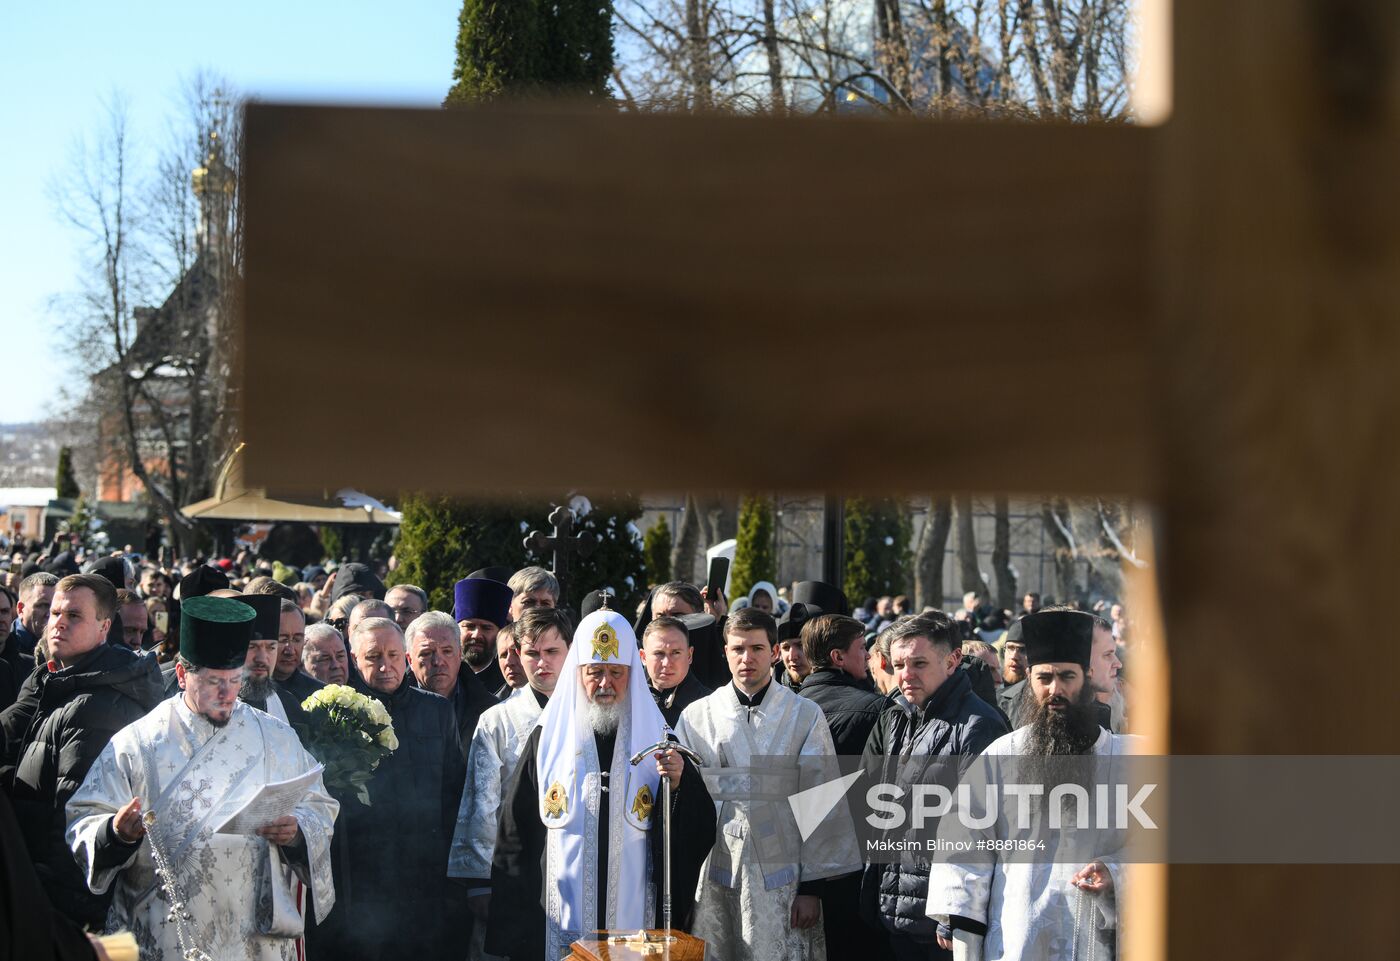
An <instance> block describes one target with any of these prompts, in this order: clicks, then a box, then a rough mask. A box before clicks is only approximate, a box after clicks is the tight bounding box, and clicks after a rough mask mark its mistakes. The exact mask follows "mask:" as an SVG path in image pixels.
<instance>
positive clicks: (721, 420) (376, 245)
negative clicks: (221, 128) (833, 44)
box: [244, 104, 1157, 493]
mask: <svg viewBox="0 0 1400 961" xmlns="http://www.w3.org/2000/svg"><path fill="white" fill-rule="evenodd" d="M246 131H247V156H246V165H245V170H246V172H247V180H246V202H247V208H246V223H247V233H246V239H247V243H246V249H247V276H248V284H247V291H246V318H245V325H246V333H247V338H248V343H249V344H250V345H252V347H251V349H250V350H249V351H248V353H247V357H246V361H247V366H246V373H247V376H246V390H245V392H244V404H245V410H246V414H247V417H246V423H247V434H248V440H249V445H248V451H247V456H248V465H247V470H248V475H249V478H250V481H251V482H253V483H256V484H260V485H261V484H266V485H269V486H273V487H277V488H284V487H297V486H300V487H312V488H319V487H321V486H322V485H324V484H331V485H335V486H339V485H340V484H343V483H351V484H356V485H359V486H363V487H368V488H376V489H377V488H383V489H392V488H395V487H397V486H399V485H403V484H406V483H412V484H413V485H415V486H421V487H426V488H433V489H440V490H447V491H457V492H462V493H482V492H489V491H492V490H497V489H511V488H518V487H527V488H545V489H557V488H559V487H561V486H562V487H580V488H585V489H590V488H596V489H606V488H626V489H634V490H635V489H639V488H640V487H642V486H647V487H649V488H651V489H665V488H689V489H694V488H700V487H708V488H721V489H722V488H729V489H735V488H745V489H763V490H771V489H789V490H793V489H797V490H801V489H827V490H843V489H845V490H854V489H864V490H911V489H929V488H939V489H954V488H961V489H969V488H971V489H1012V490H1058V491H1066V492H1075V491H1083V492H1090V491H1092V492H1116V491H1134V492H1142V491H1151V490H1152V489H1153V483H1154V478H1155V477H1156V476H1157V474H1156V469H1155V466H1154V464H1153V459H1152V451H1151V447H1152V444H1151V432H1150V421H1149V405H1148V401H1147V393H1146V388H1145V384H1146V382H1147V379H1148V378H1147V365H1148V361H1149V358H1148V356H1147V345H1148V340H1149V330H1150V324H1149V323H1148V317H1149V311H1148V309H1147V301H1148V282H1149V269H1148V262H1147V257H1146V250H1147V243H1146V238H1147V236H1148V234H1149V224H1148V215H1149V198H1148V151H1149V149H1150V141H1151V140H1152V137H1153V134H1152V132H1150V131H1146V130H1141V129H1133V128H1129V127H1117V128H1107V129H1085V128H1082V127H1081V128H1071V127H1063V126H1048V125H1047V126H1026V125H1011V124H995V125H993V124H987V125H972V124H947V125H937V124H929V123H917V122H890V121H868V120H867V121H856V120H841V121H832V120H826V121H818V120H813V121H773V120H756V119H735V118H693V117H666V116H647V117H639V116H627V115H617V114H611V113H598V112H582V111H577V110H569V109H565V108H560V107H551V108H534V109H520V108H517V109H515V110H512V111H491V110H480V111H451V112H445V111H419V112H415V111H401V110H393V111H391V110H358V109H334V108H306V107H287V106H268V105H258V104H255V105H253V106H252V107H251V108H250V109H249V112H248V117H247V127H246ZM289 394H294V395H295V396H297V397H299V398H315V399H317V401H318V403H317V406H316V410H318V411H320V412H322V413H323V414H326V413H328V416H324V417H323V418H322V419H321V420H320V421H319V429H317V430H313V431H306V430H301V429H292V427H291V425H290V424H288V423H287V422H286V421H285V420H284V419H282V418H281V417H280V412H281V411H283V410H285V405H286V398H287V397H288V395H289ZM329 412H334V413H329ZM745 438H748V441H747V442H746V441H745ZM861 451H866V452H869V451H886V452H893V451H898V452H899V456H897V457H881V458H879V460H878V462H876V461H872V459H871V458H869V457H866V456H861V455H860V453H859V452H861Z"/></svg>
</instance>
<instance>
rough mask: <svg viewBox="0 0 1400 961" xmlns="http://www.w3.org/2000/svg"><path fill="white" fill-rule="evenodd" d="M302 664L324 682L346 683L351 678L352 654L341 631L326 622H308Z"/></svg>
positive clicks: (308, 671)
mask: <svg viewBox="0 0 1400 961" xmlns="http://www.w3.org/2000/svg"><path fill="white" fill-rule="evenodd" d="M301 666H302V668H303V669H305V671H306V673H308V674H310V675H311V676H312V677H314V678H316V680H318V681H320V682H321V683H322V684H344V683H346V682H347V681H348V680H349V679H350V655H349V654H348V653H347V652H346V650H345V639H344V638H343V637H341V636H340V632H339V631H337V630H336V629H335V628H333V627H331V626H330V625H329V624H326V623H324V622H323V623H320V624H308V625H307V627H306V643H305V644H303V645H302V649H301Z"/></svg>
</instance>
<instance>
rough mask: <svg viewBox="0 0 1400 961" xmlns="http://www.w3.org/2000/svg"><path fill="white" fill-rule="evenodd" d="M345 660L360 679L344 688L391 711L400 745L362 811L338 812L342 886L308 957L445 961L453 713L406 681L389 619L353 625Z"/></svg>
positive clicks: (456, 758)
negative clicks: (343, 850)
mask: <svg viewBox="0 0 1400 961" xmlns="http://www.w3.org/2000/svg"><path fill="white" fill-rule="evenodd" d="M358 610H359V608H358V607H357V608H356V611H357V612H358ZM350 653H351V657H352V658H353V659H354V662H355V666H356V668H357V669H358V671H359V673H358V675H357V676H355V677H352V678H351V679H350V686H351V687H353V688H354V689H355V690H357V691H359V692H360V693H361V694H364V695H366V696H368V697H372V698H374V699H375V700H377V701H379V702H380V703H382V704H383V705H384V706H385V707H386V708H387V709H388V711H389V715H390V717H391V718H392V719H393V724H394V734H395V736H396V737H397V738H398V741H399V746H398V748H397V749H396V750H395V751H394V752H393V753H392V754H390V755H389V756H388V757H386V758H384V759H383V760H381V761H380V762H379V766H378V767H377V768H375V770H374V774H373V775H372V776H371V777H370V780H369V784H368V785H367V790H368V791H369V798H370V804H369V806H368V807H366V806H365V805H363V804H359V803H357V802H354V801H350V800H349V799H347V802H348V803H346V804H345V806H344V807H343V808H342V809H341V819H340V823H337V824H336V830H337V831H338V832H340V831H343V832H344V833H345V835H346V837H347V839H348V842H349V844H348V851H347V854H346V858H345V868H344V874H345V878H344V883H343V884H337V886H336V905H335V909H334V911H333V912H332V913H331V916H330V917H328V918H327V919H326V921H325V923H324V924H323V925H321V926H319V927H318V928H317V938H316V941H317V942H318V943H316V944H313V946H312V947H313V949H314V951H313V954H312V956H320V957H328V958H329V957H337V958H351V959H353V958H375V959H377V958H388V957H407V958H414V957H418V958H438V957H448V956H449V955H451V954H452V953H453V952H454V950H455V948H454V946H453V938H452V936H451V935H452V933H453V932H452V931H451V929H450V928H449V926H448V923H447V918H448V916H449V913H450V912H449V908H450V907H451V905H449V903H448V901H447V897H446V894H447V885H446V884H444V883H443V879H444V878H445V877H446V875H447V849H448V846H449V844H450V842H451V840H452V829H453V827H454V825H455V824H456V820H457V802H458V800H459V799H460V798H461V796H462V782H463V779H464V777H465V773H466V772H465V768H464V765H463V762H462V748H461V745H460V744H459V739H458V736H457V721H456V718H455V717H454V716H453V713H452V705H451V704H450V703H448V701H447V699H446V698H443V697H440V696H439V695H437V694H434V693H432V692H431V691H426V690H424V689H422V688H420V687H417V686H416V685H415V684H414V683H413V682H412V680H411V679H410V678H409V677H408V676H407V675H408V669H407V663H406V660H405V653H404V636H403V631H402V630H400V629H399V625H398V624H396V623H395V622H394V621H393V620H392V619H391V618H388V617H366V618H362V619H360V620H359V621H358V622H357V623H356V625H355V628H354V630H353V631H352V632H351V635H350ZM409 918H412V919H413V923H406V919H409Z"/></svg>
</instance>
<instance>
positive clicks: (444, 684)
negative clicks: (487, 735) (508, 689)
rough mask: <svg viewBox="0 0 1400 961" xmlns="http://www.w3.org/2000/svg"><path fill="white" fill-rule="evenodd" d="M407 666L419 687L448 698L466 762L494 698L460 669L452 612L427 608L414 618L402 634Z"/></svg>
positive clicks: (460, 651) (457, 642)
mask: <svg viewBox="0 0 1400 961" xmlns="http://www.w3.org/2000/svg"><path fill="white" fill-rule="evenodd" d="M404 640H405V643H406V644H407V647H408V666H409V668H410V669H411V670H412V671H413V676H414V677H415V678H417V680H418V683H419V685H420V686H421V687H423V688H424V689H426V690H429V691H432V692H433V693H434V694H438V695H441V696H442V697H445V698H447V700H448V701H450V702H451V703H452V713H453V715H454V716H455V717H456V719H457V736H458V737H459V738H460V739H461V741H462V762H463V763H464V764H465V763H466V762H467V752H468V750H470V748H471V743H472V735H473V734H475V733H476V722H477V721H478V720H479V719H480V718H481V712H482V711H485V710H486V709H487V708H489V707H494V706H495V704H496V698H495V697H494V696H493V695H492V694H491V692H489V691H487V690H486V687H485V686H484V685H483V684H482V683H481V681H480V680H478V679H477V677H476V675H475V674H473V673H472V672H471V671H464V670H462V640H461V636H460V635H459V634H458V632H457V622H456V621H454V620H453V619H452V615H451V614H446V613H444V612H442V611H428V613H426V614H423V615H420V616H419V617H417V618H415V619H414V620H413V621H412V622H411V623H410V624H409V625H408V630H407V631H406V632H405V634H404Z"/></svg>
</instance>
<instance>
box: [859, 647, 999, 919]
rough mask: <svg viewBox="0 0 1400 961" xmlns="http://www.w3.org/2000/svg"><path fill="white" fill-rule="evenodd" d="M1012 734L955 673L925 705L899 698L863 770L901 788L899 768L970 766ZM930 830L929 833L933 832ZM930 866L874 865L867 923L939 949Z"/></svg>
mask: <svg viewBox="0 0 1400 961" xmlns="http://www.w3.org/2000/svg"><path fill="white" fill-rule="evenodd" d="M1005 733H1007V727H1006V722H1005V721H1003V720H1002V717H1001V714H1000V713H999V712H998V711H997V709H996V708H994V707H992V706H991V705H990V704H988V703H986V702H985V701H983V700H982V699H981V698H979V697H978V696H977V695H976V694H974V693H972V684H971V682H970V681H969V680H968V676H967V672H966V671H954V672H953V673H952V675H951V676H949V678H948V680H946V681H944V682H943V684H942V685H941V686H940V687H939V688H938V690H936V691H934V692H933V695H932V696H931V697H929V699H928V701H927V702H925V704H924V706H923V709H922V710H919V709H916V708H914V707H913V705H911V704H910V703H909V702H908V701H907V700H905V698H904V695H903V694H896V695H895V696H894V697H893V698H892V699H891V701H890V706H889V707H888V708H886V709H885V712H884V713H883V714H881V715H880V720H879V723H878V724H876V726H875V729H874V730H873V731H872V732H871V734H870V740H869V742H868V743H867V744H866V746H865V757H864V759H863V761H862V764H863V765H864V766H865V768H866V770H867V771H869V772H870V773H871V774H872V776H873V777H875V778H878V779H879V780H880V781H884V782H889V783H895V782H896V781H898V780H900V779H899V778H897V777H896V776H895V767H896V764H897V763H898V762H900V761H901V760H903V762H904V763H906V764H907V763H908V758H910V757H914V758H919V757H955V756H962V757H965V758H967V759H968V761H970V760H971V759H972V758H974V757H976V756H977V755H979V754H981V753H982V752H983V751H985V750H986V749H987V746H988V745H989V744H991V743H992V742H993V741H995V740H996V739H997V738H999V737H1001V736H1002V735H1003V734H1005ZM931 830H932V828H931V827H927V826H926V827H925V831H931ZM928 871H929V869H928V862H927V861H924V860H915V859H912V858H911V859H908V863H895V864H868V865H866V868H865V876H864V878H863V880H862V884H861V905H862V911H863V913H864V914H865V916H866V920H867V921H874V920H875V918H876V917H877V916H878V919H879V920H880V921H881V922H883V923H884V925H885V927H886V928H888V929H889V930H891V931H895V932H898V933H901V934H904V935H907V936H908V937H910V938H913V939H914V940H916V941H920V942H926V943H930V944H931V943H933V941H934V938H935V936H936V934H937V929H938V925H937V923H936V922H935V921H934V920H933V919H932V918H929V917H928V916H927V915H925V914H924V905H925V903H926V902H927V900H928Z"/></svg>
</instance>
